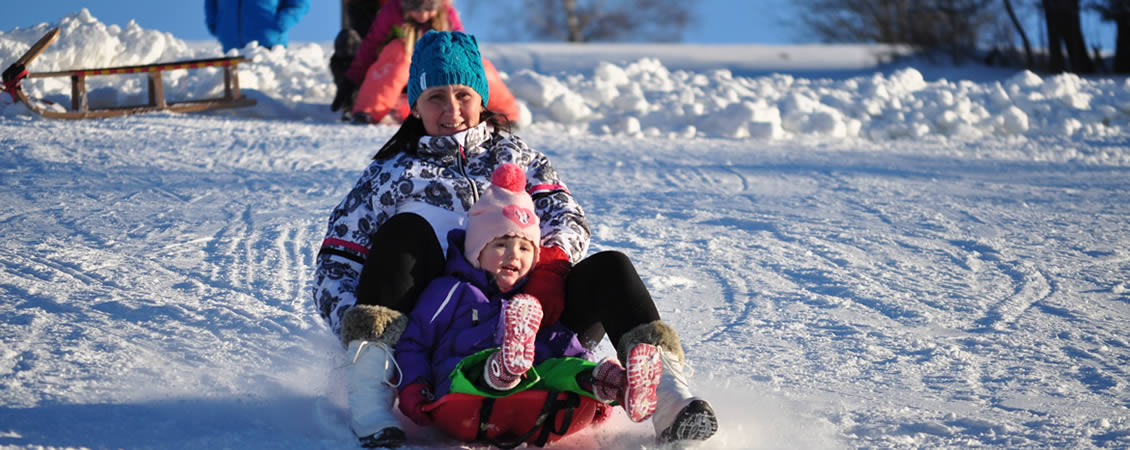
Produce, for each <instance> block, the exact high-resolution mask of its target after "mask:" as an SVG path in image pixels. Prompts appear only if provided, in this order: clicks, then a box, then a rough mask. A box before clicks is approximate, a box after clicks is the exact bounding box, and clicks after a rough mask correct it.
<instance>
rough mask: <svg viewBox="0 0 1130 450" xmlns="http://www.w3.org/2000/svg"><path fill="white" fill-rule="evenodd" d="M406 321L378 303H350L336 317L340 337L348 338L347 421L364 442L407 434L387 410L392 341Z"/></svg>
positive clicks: (395, 371) (371, 444) (390, 441)
mask: <svg viewBox="0 0 1130 450" xmlns="http://www.w3.org/2000/svg"><path fill="white" fill-rule="evenodd" d="M406 322H407V317H406V316H404V315H403V314H401V313H399V312H397V311H394V310H392V309H389V308H385V307H382V306H368V305H358V306H354V307H353V308H350V309H349V311H346V314H345V316H343V317H342V325H343V326H342V340H343V341H344V340H345V339H349V340H348V341H347V346H348V350H347V352H348V353H347V354H346V357H347V358H349V361H350V362H349V365H348V367H347V368H346V371H347V374H346V375H347V382H348V384H349V385H348V399H349V411H350V413H351V414H352V416H353V419H352V421H351V423H350V426H351V427H352V428H353V432H354V433H356V434H357V436H358V437H359V438H360V440H361V446H363V447H366V448H378V447H379V448H394V447H400V446H402V445H404V443H405V441H406V440H407V436H405V434H404V430H402V429H401V428H400V420H399V419H398V418H397V417H396V415H395V414H394V413H393V411H392V408H393V402H394V401H395V400H396V387H397V384H398V383H399V382H400V367H399V366H397V365H396V359H395V358H394V357H393V350H392V345H394V344H396V341H397V340H399V339H400V333H401V332H403V331H404V325H405V323H406Z"/></svg>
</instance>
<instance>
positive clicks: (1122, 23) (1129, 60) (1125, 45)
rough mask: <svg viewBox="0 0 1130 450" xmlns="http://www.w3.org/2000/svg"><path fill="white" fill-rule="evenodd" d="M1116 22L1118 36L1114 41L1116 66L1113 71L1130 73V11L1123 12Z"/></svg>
mask: <svg viewBox="0 0 1130 450" xmlns="http://www.w3.org/2000/svg"><path fill="white" fill-rule="evenodd" d="M1115 23H1116V24H1118V37H1117V38H1116V40H1115V43H1114V67H1113V68H1111V71H1112V72H1114V73H1130V12H1128V11H1123V12H1121V13H1120V14H1119V15H1118V18H1117V20H1115Z"/></svg>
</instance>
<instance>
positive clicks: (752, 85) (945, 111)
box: [0, 10, 1130, 140]
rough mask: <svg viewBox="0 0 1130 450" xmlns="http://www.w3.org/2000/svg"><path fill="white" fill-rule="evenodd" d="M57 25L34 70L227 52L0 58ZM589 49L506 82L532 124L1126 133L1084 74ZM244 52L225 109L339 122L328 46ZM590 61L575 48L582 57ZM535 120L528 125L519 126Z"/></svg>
mask: <svg viewBox="0 0 1130 450" xmlns="http://www.w3.org/2000/svg"><path fill="white" fill-rule="evenodd" d="M53 26H59V27H61V28H62V34H61V35H60V37H59V39H58V41H57V42H56V43H55V44H54V45H52V46H51V47H50V48H49V49H48V50H47V51H46V52H45V53H44V54H43V55H42V56H40V58H39V59H37V60H36V61H35V62H34V64H33V66H32V67H31V70H32V71H33V72H43V71H51V70H62V69H68V68H95V67H108V66H116V65H127V64H146V63H153V62H159V61H173V60H183V59H193V58H208V57H216V56H218V55H219V53H220V49H219V46H218V45H216V44H199V43H198V44H196V45H190V44H188V43H186V42H185V41H181V40H178V39H176V38H175V37H174V36H172V35H170V34H168V33H162V32H159V31H153V30H144V29H141V28H140V27H138V26H137V24H136V23H133V22H132V21H131V22H130V23H128V24H126V25H125V26H124V27H121V26H117V25H105V24H103V23H101V22H99V21H98V20H97V19H96V18H94V17H93V16H91V14H90V13H89V12H88V11H87V10H82V11H80V12H78V13H75V14H72V15H69V16H67V17H64V18H62V19H61V20H60V21H59V22H58V23H57V24H40V25H38V26H35V27H32V28H28V29H19V28H17V29H15V30H11V31H9V32H6V33H0V61H3V62H5V64H6V63H7V62H10V61H14V60H15V59H16V58H18V57H19V55H21V54H23V52H25V51H26V50H27V49H28V48H29V47H30V45H31V44H32V43H33V42H35V41H36V40H37V39H38V38H39V37H40V36H42V35H43V34H45V33H46V32H47V30H49V29H50V28H51V27H53ZM589 47H593V48H596V49H598V50H596V51H593V52H591V54H592V55H593V56H592V57H593V58H594V60H593V61H592V63H593V64H592V65H591V67H594V68H593V69H591V70H583V71H567V72H559V73H553V74H548V73H538V72H535V71H533V70H531V69H529V68H519V69H516V70H512V73H510V74H508V76H507V77H506V78H507V83H508V85H509V87H510V88H511V90H512V91H513V92H514V94H515V96H517V97H518V99H519V100H520V101H521V102H523V103H524V106H525V107H527V108H528V110H529V111H530V112H531V113H532V123H533V124H535V125H542V124H546V125H556V126H561V127H562V128H563V129H565V130H569V131H572V132H576V133H578V134H584V133H595V134H606V135H624V136H670V137H690V136H707V137H725V138H734V139H759V140H778V139H794V138H805V137H813V138H854V137H861V138H866V139H871V140H889V139H901V138H924V137H936V138H956V139H963V140H968V139H979V138H982V137H987V136H1023V137H1039V136H1049V135H1052V136H1074V135H1077V134H1082V135H1083V136H1100V137H1101V136H1112V135H1121V134H1123V133H1125V132H1126V130H1127V125H1128V123H1130V82H1128V81H1126V80H1125V79H1122V80H1117V81H1116V80H1111V79H1083V78H1080V77H1078V76H1076V75H1072V74H1064V75H1056V76H1050V77H1046V78H1042V77H1040V76H1039V75H1036V74H1034V73H1031V72H1021V73H1018V74H1016V75H1014V76H1012V77H1011V78H1008V79H1006V80H1003V81H993V82H987V83H976V82H972V81H960V80H958V81H951V80H946V79H940V80H937V81H927V80H925V79H924V77H923V75H922V73H920V72H919V71H918V70H916V69H914V68H909V67H908V68H902V69H898V70H895V71H893V72H891V73H878V72H877V73H875V74H874V75H872V76H869V77H854V78H849V79H844V80H833V79H805V78H796V77H794V76H791V75H786V74H773V75H769V76H761V77H740V76H734V75H733V73H732V72H731V70H729V69H728V68H727V66H726V65H725V64H726V61H733V56H732V54H731V53H732V52H733V51H734V48H733V46H725V47H719V48H718V50H716V51H717V52H719V54H718V55H717V59H718V61H719V64H720V65H719V66H718V67H719V68H718V69H715V70H697V71H686V70H670V69H668V67H666V66H665V65H664V63H663V61H661V60H660V59H658V58H642V59H639V60H636V61H634V62H629V63H626V64H616V63H613V62H609V61H604V60H599V59H595V58H600V56H599V55H601V52H600V51H599V48H600V46H599V45H596V46H587V47H586V48H589ZM511 50H512V51H513V49H511ZM701 51H702V53H703V54H701V55H697V56H698V59H699V63H700V64H701V61H704V60H709V59H710V58H711V56H712V55H711V54H709V50H707V49H702V50H701ZM827 51H829V52H834V51H836V50H835V48H829V50H827ZM723 52H724V53H726V55H722V54H721V53H723ZM487 53H488V54H489V53H491V52H487ZM237 54H239V55H243V56H246V57H247V58H249V59H250V60H251V61H250V63H247V64H243V65H241V66H240V84H241V87H242V88H243V89H244V90H245V92H246V93H247V95H249V96H251V97H253V98H255V99H257V100H258V101H259V104H258V105H257V106H255V107H253V108H245V109H240V110H234V111H225V112H223V113H222V114H233V115H241V116H255V117H268V118H287V119H313V120H320V121H334V120H336V117H337V116H336V114H333V113H331V112H330V111H329V110H328V109H329V108H328V104H329V102H330V100H331V99H332V97H333V93H334V91H335V87H334V86H333V82H332V80H331V77H330V74H329V72H328V70H327V69H326V67H327V61H328V60H329V56H330V54H329V52H328V51H327V48H326V47H325V46H324V45H319V44H313V43H294V44H292V46H291V47H290V48H282V47H277V48H274V49H267V48H263V47H259V46H257V45H255V44H254V43H253V44H251V45H249V46H248V47H246V48H244V49H241V50H233V51H231V52H229V55H237ZM584 55H585V53H584V51H578V55H577V56H578V57H580V58H585V57H586V56H584ZM829 57H833V56H832V55H829ZM507 58H509V59H515V58H513V55H508V56H507ZM518 59H520V58H518ZM221 80H222V79H221V76H220V72H219V69H203V70H195V71H192V72H187V71H177V72H172V73H170V74H169V76H168V77H167V78H166V80H165V82H166V92H167V95H168V97H169V98H170V99H192V98H202V97H210V96H216V95H219V92H220V90H221V89H222V85H221ZM24 86H25V89H27V91H28V93H29V95H30V96H31V97H34V98H41V99H45V100H49V101H52V102H55V103H58V104H69V93H70V87H69V82H68V80H66V79H62V78H55V79H33V80H27V81H26V82H24ZM144 86H145V85H144V78H143V77H141V76H124V75H120V76H111V77H94V78H90V79H89V80H88V90H89V91H90V102H91V104H92V105H94V106H100V105H104V104H106V105H108V104H129V103H141V102H142V100H143V98H144V96H145V90H144ZM57 107H58V106H57ZM22 114H28V112H27V111H26V109H24V108H23V107H22V106H18V105H17V106H12V105H11V103H10V101H4V102H2V103H0V116H11V115H22ZM530 124H531V122H530V119H527V120H525V121H524V122H523V123H522V125H523V126H529V125H530Z"/></svg>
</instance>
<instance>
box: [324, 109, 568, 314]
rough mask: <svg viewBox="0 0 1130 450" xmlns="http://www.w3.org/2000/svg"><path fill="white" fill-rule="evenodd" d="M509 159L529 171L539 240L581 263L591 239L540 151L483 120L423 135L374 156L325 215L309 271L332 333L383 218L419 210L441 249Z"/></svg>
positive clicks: (349, 300)
mask: <svg viewBox="0 0 1130 450" xmlns="http://www.w3.org/2000/svg"><path fill="white" fill-rule="evenodd" d="M507 162H510V163H514V164H517V165H518V166H520V167H522V169H523V170H525V172H526V183H527V184H526V188H527V191H528V192H529V193H530V196H531V197H533V200H534V208H535V209H536V210H537V214H538V217H539V219H540V220H541V238H542V245H543V246H544V245H555V246H558V247H560V248H561V249H563V250H565V252H566V253H568V254H569V258H570V259H571V260H572V261H573V262H577V261H579V260H580V259H581V257H582V256H583V255H584V254H585V252H586V251H587V249H588V244H589V234H590V232H589V228H588V224H587V223H586V222H585V213H584V211H583V210H582V209H581V205H579V204H578V203H577V202H576V201H575V200H574V199H573V196H572V195H571V194H570V193H569V191H568V189H567V188H566V187H565V185H564V183H562V182H561V180H560V179H558V177H557V172H556V171H555V170H554V169H553V166H551V165H550V163H549V159H548V158H546V156H545V155H543V154H542V153H541V152H538V151H536V150H532V149H530V148H529V147H527V146H526V144H525V143H523V142H522V141H521V139H519V138H518V137H517V136H512V135H504V134H501V133H496V132H493V129H492V128H491V127H490V126H489V125H488V124H486V123H483V124H480V125H479V126H477V127H475V128H472V129H470V130H467V131H466V132H463V133H459V134H457V135H454V136H425V137H423V138H421V139H420V143H419V146H418V148H417V152H416V154H415V155H412V154H409V153H401V154H398V155H396V156H393V157H391V158H388V159H383V160H376V161H373V163H372V164H370V165H369V167H368V168H367V169H366V170H365V172H364V173H363V174H362V175H361V178H360V179H359V180H358V181H357V184H356V185H354V186H353V189H352V190H351V191H350V192H349V194H348V195H347V196H346V197H345V200H343V201H342V202H341V203H340V204H339V205H338V206H337V207H336V208H334V211H333V214H332V215H331V216H330V220H329V228H328V231H327V232H326V238H325V240H323V241H322V248H321V250H320V251H319V253H318V258H317V268H316V271H315V274H314V303H315V304H316V306H317V308H318V312H319V314H320V315H321V316H322V318H323V319H325V320H326V322H327V323H328V324H329V326H330V328H331V329H333V332H334V334H336V335H338V336H340V335H341V317H342V315H343V314H345V311H346V310H348V309H349V308H350V307H352V306H353V305H355V304H356V302H357V297H356V292H357V283H358V281H359V279H360V276H361V268H362V267H363V265H364V263H365V259H366V257H367V256H368V252H369V247H370V245H371V244H370V242H369V239H370V236H371V235H372V234H373V233H374V232H375V231H376V230H377V229H378V228H379V227H380V226H381V225H382V224H383V223H384V222H385V221H387V220H388V219H389V218H390V217H392V216H393V215H395V214H398V213H405V212H411V213H416V214H419V215H421V216H423V217H424V218H425V219H427V220H428V223H430V224H431V225H432V227H433V228H434V229H435V231H436V239H437V240H438V241H439V243H440V245H441V246H443V249H444V254H446V253H447V232H448V231H450V230H451V229H454V228H463V222H464V219H465V217H466V214H467V210H468V209H470V208H471V205H472V204H474V203H475V201H476V200H477V199H478V196H479V192H483V191H484V190H485V189H486V188H487V187H488V186H489V185H490V177H491V174H492V173H493V172H494V169H495V168H496V167H498V166H499V165H500V164H503V163H507Z"/></svg>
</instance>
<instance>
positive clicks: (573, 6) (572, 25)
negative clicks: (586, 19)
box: [561, 0, 584, 42]
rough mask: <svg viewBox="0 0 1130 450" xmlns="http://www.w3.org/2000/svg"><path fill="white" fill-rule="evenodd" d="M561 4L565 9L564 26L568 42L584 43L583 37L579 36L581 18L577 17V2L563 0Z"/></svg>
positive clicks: (574, 0) (575, 0)
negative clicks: (567, 34)
mask: <svg viewBox="0 0 1130 450" xmlns="http://www.w3.org/2000/svg"><path fill="white" fill-rule="evenodd" d="M561 3H562V4H563V6H564V7H565V26H566V28H567V30H566V32H567V33H569V37H568V41H569V42H582V41H584V37H582V36H581V18H580V17H577V0H565V1H563V2H561Z"/></svg>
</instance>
